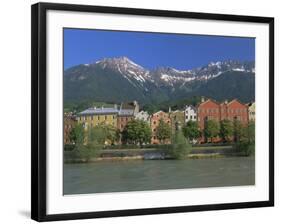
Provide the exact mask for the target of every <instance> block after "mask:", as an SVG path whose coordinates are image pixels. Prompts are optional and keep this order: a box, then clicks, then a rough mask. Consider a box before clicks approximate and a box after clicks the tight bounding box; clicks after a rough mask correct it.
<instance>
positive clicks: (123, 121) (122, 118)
mask: <svg viewBox="0 0 281 224" xmlns="http://www.w3.org/2000/svg"><path fill="white" fill-rule="evenodd" d="M133 119H134V110H131V109H120V110H119V112H118V116H117V129H118V130H119V131H120V132H122V131H123V130H124V128H125V127H126V125H127V124H128V122H129V121H132V120H133Z"/></svg>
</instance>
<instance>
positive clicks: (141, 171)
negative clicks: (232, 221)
mask: <svg viewBox="0 0 281 224" xmlns="http://www.w3.org/2000/svg"><path fill="white" fill-rule="evenodd" d="M254 184H255V160H254V157H232V158H218V159H187V160H131V161H113V162H109V161H100V162H93V163H83V164H65V165H64V194H85V193H102V192H124V191H145V190H165V189H183V188H199V187H223V186H241V185H254Z"/></svg>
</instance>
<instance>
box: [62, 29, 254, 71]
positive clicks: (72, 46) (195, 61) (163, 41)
mask: <svg viewBox="0 0 281 224" xmlns="http://www.w3.org/2000/svg"><path fill="white" fill-rule="evenodd" d="M120 56H126V57H128V58H130V59H131V60H132V61H134V62H136V63H137V64H140V65H141V66H143V67H145V68H147V69H152V68H156V67H160V66H169V67H173V68H176V69H191V68H195V67H199V66H203V65H206V64H208V63H209V62H211V61H213V62H215V61H224V60H255V39H253V38H239V37H238V38H237V37H222V36H202V35H186V34H185V35H181V34H160V33H144V32H118V31H102V30H84V29H64V69H67V68H69V67H72V66H74V65H78V64H85V63H91V62H95V61H97V60H100V59H102V58H109V57H120Z"/></svg>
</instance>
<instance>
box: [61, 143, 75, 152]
mask: <svg viewBox="0 0 281 224" xmlns="http://www.w3.org/2000/svg"><path fill="white" fill-rule="evenodd" d="M74 149H75V145H74V144H65V145H64V146H63V150H64V151H72V150H74Z"/></svg>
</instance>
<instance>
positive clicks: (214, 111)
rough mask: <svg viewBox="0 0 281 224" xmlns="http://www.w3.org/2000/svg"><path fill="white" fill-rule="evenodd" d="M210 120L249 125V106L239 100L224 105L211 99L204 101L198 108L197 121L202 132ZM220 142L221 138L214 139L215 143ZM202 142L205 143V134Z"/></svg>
mask: <svg viewBox="0 0 281 224" xmlns="http://www.w3.org/2000/svg"><path fill="white" fill-rule="evenodd" d="M208 120H215V121H217V122H220V121H222V120H230V121H235V120H237V121H239V122H241V124H242V125H247V124H248V122H249V116H248V106H247V105H245V104H243V103H241V102H240V101H238V100H237V99H234V100H232V101H230V102H228V101H224V102H223V103H218V102H216V101H214V100H211V99H208V100H206V101H202V102H201V103H200V104H199V105H198V107H197V121H198V125H199V128H200V130H201V131H202V132H203V130H204V129H205V125H206V122H207V121H208ZM220 140H221V139H220V138H219V137H217V138H214V139H213V141H214V142H217V141H220ZM202 141H205V138H204V134H203V136H202V138H201V139H200V142H202Z"/></svg>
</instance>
